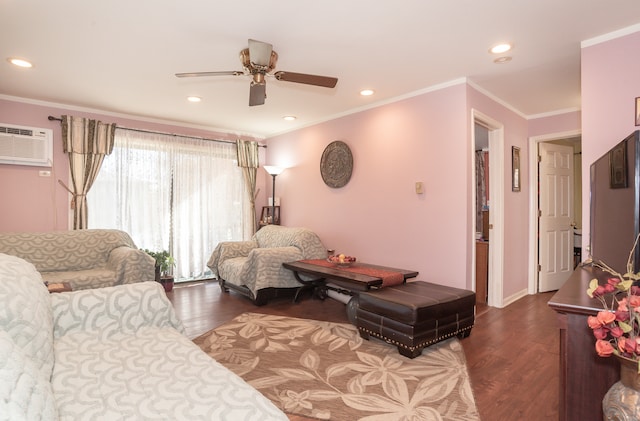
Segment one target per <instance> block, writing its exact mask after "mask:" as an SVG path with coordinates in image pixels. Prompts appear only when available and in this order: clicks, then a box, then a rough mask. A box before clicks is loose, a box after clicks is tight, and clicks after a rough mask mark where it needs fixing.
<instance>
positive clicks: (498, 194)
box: [470, 109, 505, 308]
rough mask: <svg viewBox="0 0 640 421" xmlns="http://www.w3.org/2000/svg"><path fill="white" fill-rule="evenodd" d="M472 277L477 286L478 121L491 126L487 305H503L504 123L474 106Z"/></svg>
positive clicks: (474, 286) (472, 147)
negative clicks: (476, 153) (476, 137)
mask: <svg viewBox="0 0 640 421" xmlns="http://www.w3.org/2000/svg"><path fill="white" fill-rule="evenodd" d="M471 122H472V124H471V157H472V159H471V162H472V170H471V186H472V192H473V193H472V200H471V202H472V203H471V206H470V209H471V226H472V227H473V229H472V230H471V243H470V244H471V256H472V258H471V264H472V268H474V270H471V279H472V287H473V290H474V291H475V290H476V272H475V267H476V247H475V245H476V239H475V233H476V231H477V228H476V200H475V199H476V194H475V189H476V187H475V186H476V172H475V142H476V139H475V130H474V129H475V127H474V126H475V124H476V123H477V124H480V125H481V126H484V127H486V128H487V129H489V159H490V161H489V185H490V187H489V203H490V206H489V209H490V210H489V224H490V225H492V228H491V234H490V238H491V240H490V241H489V282H488V289H489V292H488V295H487V305H488V306H490V307H498V308H502V307H504V297H503V295H504V294H503V290H504V283H503V282H504V181H505V180H504V125H503V124H502V123H500V122H498V121H497V120H494V119H493V118H491V117H489V116H487V115H486V114H483V113H482V112H480V111H478V110H476V109H471Z"/></svg>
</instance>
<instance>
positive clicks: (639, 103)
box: [636, 97, 640, 126]
mask: <svg viewBox="0 0 640 421" xmlns="http://www.w3.org/2000/svg"><path fill="white" fill-rule="evenodd" d="M636 126H640V97H638V98H636Z"/></svg>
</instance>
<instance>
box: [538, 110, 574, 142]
mask: <svg viewBox="0 0 640 421" xmlns="http://www.w3.org/2000/svg"><path fill="white" fill-rule="evenodd" d="M581 122H582V113H581V112H580V111H570V112H566V113H563V114H557V115H552V116H548V117H541V118H535V119H531V120H529V136H531V137H533V136H542V135H546V134H554V133H565V132H570V131H575V130H580V128H581Z"/></svg>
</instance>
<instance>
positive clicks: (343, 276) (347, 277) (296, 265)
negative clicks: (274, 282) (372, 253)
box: [282, 260, 418, 301]
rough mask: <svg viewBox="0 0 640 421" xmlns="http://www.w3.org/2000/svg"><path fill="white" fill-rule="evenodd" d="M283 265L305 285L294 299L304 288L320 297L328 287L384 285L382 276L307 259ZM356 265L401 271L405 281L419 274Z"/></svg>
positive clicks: (363, 288) (347, 288)
mask: <svg viewBox="0 0 640 421" xmlns="http://www.w3.org/2000/svg"><path fill="white" fill-rule="evenodd" d="M282 266H284V267H285V268H287V269H289V270H291V271H293V275H294V276H295V277H296V279H297V280H298V282H300V283H301V284H302V285H303V287H302V288H301V289H300V290H298V292H297V293H296V297H295V299H294V301H297V300H298V296H299V295H300V293H301V292H302V291H304V290H308V289H313V292H314V296H317V297H319V298H324V297H326V291H327V289H334V290H338V291H340V292H343V293H349V294H352V293H354V292H355V293H357V292H359V291H368V290H370V289H377V288H380V287H381V286H382V278H380V277H377V276H370V275H364V274H361V273H355V272H350V271H348V270H345V269H343V268H340V267H337V266H331V267H328V266H321V265H315V264H312V263H308V262H305V261H300V260H298V261H296V262H287V263H283V264H282ZM354 266H358V267H365V268H371V269H378V270H383V271H388V272H399V273H401V274H402V276H403V277H404V281H406V280H407V279H408V278H414V277H416V276H418V272H416V271H414V270H405V269H396V268H391V267H387V266H378V265H371V264H368V263H359V262H358V263H354ZM300 275H306V276H308V277H310V278H311V279H304V278H302V277H301V276H300ZM327 283H331V284H332V285H336V286H337V287H338V288H334V287H327Z"/></svg>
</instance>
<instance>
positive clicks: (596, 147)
mask: <svg viewBox="0 0 640 421" xmlns="http://www.w3.org/2000/svg"><path fill="white" fill-rule="evenodd" d="M638 50H640V32H635V33H633V34H630V35H626V36H624V37H621V38H617V39H614V40H610V41H606V42H602V43H599V44H595V45H591V46H588V47H584V48H583V49H582V179H583V184H582V220H583V236H582V239H583V247H586V246H587V245H588V241H589V231H590V230H589V223H588V221H589V182H588V180H589V167H590V165H591V164H592V163H593V162H594V161H595V160H596V159H598V158H599V157H600V156H602V155H603V154H604V153H606V152H607V151H608V150H609V149H610V148H611V147H612V146H613V145H615V144H616V143H618V142H620V141H621V140H622V139H624V138H625V137H626V136H627V135H629V134H630V133H631V132H633V131H634V130H637V129H640V127H636V126H635V98H636V97H640V77H638V69H640V55H639V54H638V53H637V51H638Z"/></svg>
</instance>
